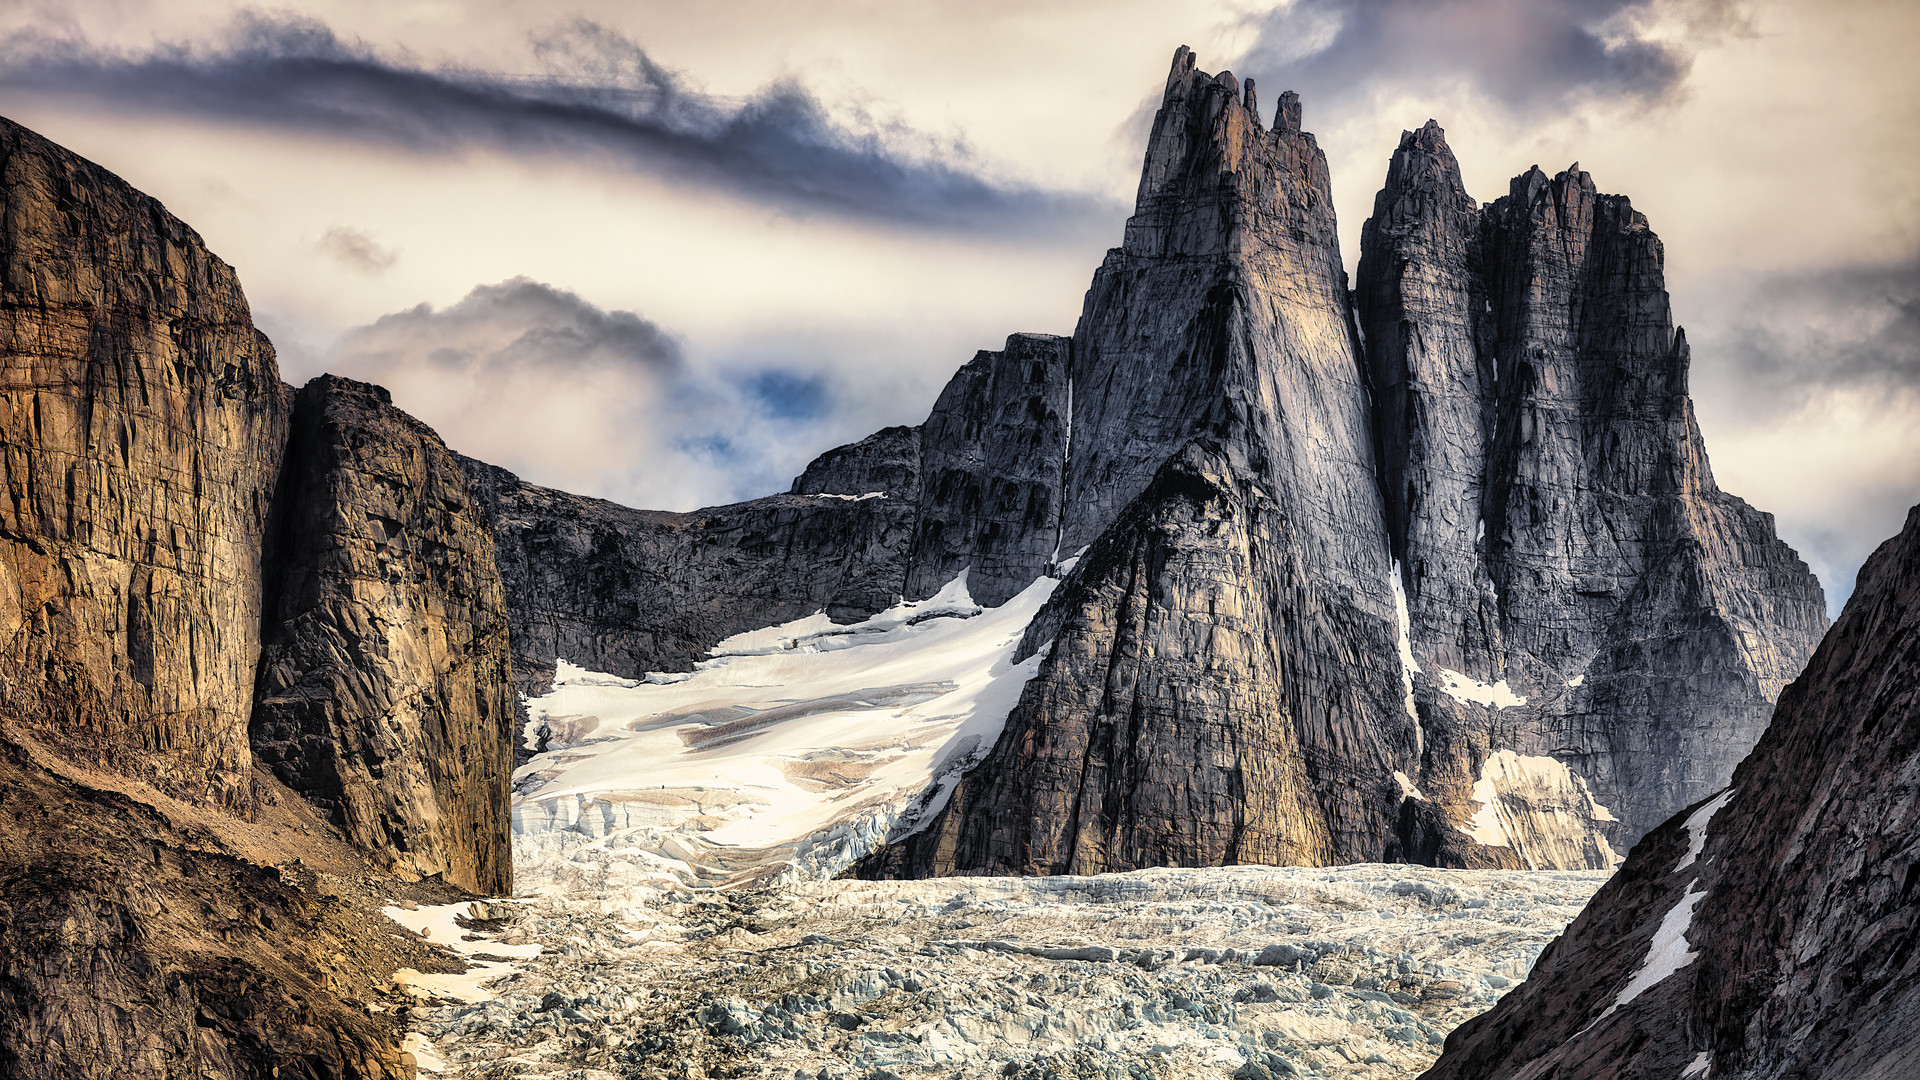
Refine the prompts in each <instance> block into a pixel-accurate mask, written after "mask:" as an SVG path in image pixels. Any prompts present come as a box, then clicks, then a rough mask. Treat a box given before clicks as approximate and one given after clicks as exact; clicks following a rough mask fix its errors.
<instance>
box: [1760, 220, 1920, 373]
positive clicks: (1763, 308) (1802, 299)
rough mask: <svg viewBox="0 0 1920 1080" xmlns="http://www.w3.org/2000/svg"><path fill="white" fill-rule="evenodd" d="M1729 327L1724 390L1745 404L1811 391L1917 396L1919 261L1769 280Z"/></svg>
mask: <svg viewBox="0 0 1920 1080" xmlns="http://www.w3.org/2000/svg"><path fill="white" fill-rule="evenodd" d="M1730 322H1731V323H1732V324H1733V329H1732V332H1731V334H1730V335H1729V336H1730V341H1729V343H1728V345H1727V348H1726V352H1727V355H1728V359H1729V361H1730V365H1731V367H1732V368H1733V370H1735V371H1737V372H1738V375H1739V377H1738V378H1736V379H1733V380H1730V382H1731V384H1732V385H1731V386H1730V387H1729V389H1733V390H1735V391H1737V392H1739V393H1740V394H1742V396H1743V397H1744V398H1745V399H1747V401H1748V402H1749V403H1750V404H1751V405H1752V406H1755V407H1766V406H1768V405H1772V406H1776V407H1777V406H1780V405H1785V404H1790V403H1794V402H1797V401H1798V400H1800V396H1801V395H1804V393H1805V392H1807V391H1809V390H1816V389H1825V390H1833V389H1840V388H1850V389H1851V388H1858V389H1864V390H1870V391H1876V392H1879V393H1883V394H1888V395H1896V396H1903V397H1909V398H1910V397H1912V396H1914V395H1915V394H1920V255H1916V256H1914V257H1911V258H1908V259H1906V260H1904V261H1901V262H1898V263H1893V264H1890V265H1887V264H1880V265H1874V264H1868V265H1853V266H1841V267H1836V268H1830V269H1825V270H1818V271H1810V272H1802V273H1791V274H1781V275H1776V276H1773V277H1770V278H1768V279H1766V280H1764V281H1762V282H1760V283H1759V284H1758V285H1757V286H1756V287H1755V288H1754V289H1753V290H1752V292H1751V293H1750V294H1748V296H1747V298H1746V299H1745V301H1744V303H1743V304H1742V305H1741V310H1740V311H1739V313H1738V315H1737V316H1736V317H1735V318H1733V319H1732V320H1730Z"/></svg>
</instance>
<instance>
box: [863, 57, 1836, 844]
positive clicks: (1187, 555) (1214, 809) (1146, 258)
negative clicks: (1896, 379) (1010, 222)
mask: <svg viewBox="0 0 1920 1080" xmlns="http://www.w3.org/2000/svg"><path fill="white" fill-rule="evenodd" d="M1254 101H1255V99H1254V98H1253V97H1252V94H1251V87H1250V84H1249V88H1248V90H1247V91H1245V92H1243V91H1242V90H1241V88H1240V86H1239V84H1238V83H1237V81H1236V80H1235V79H1234V77H1233V76H1232V75H1231V74H1227V73H1222V74H1220V75H1208V74H1206V73H1204V72H1200V71H1197V70H1196V69H1195V64H1194V58H1193V55H1192V54H1191V53H1190V52H1189V51H1187V50H1185V49H1182V50H1180V51H1179V52H1178V53H1176V55H1175V57H1174V64H1173V70H1172V73H1171V75H1170V76H1169V79H1168V83H1167V87H1166V92H1165V96H1164V98H1163V102H1162V105H1161V109H1160V111H1159V113H1158V115H1157V116H1156V118H1155V121H1154V133H1153V136H1152V139H1151V140H1150V142H1149V145H1148V149H1147V153H1146V159H1145V165H1144V168H1143V174H1142V179H1141V184H1140V190H1139V196H1138V201H1137V204H1136V210H1135V214H1134V216H1133V217H1132V218H1131V219H1130V220H1129V222H1128V225H1127V230H1126V239H1125V243H1124V245H1123V246H1122V247H1120V248H1117V249H1115V250H1113V251H1111V252H1109V253H1108V256H1107V259H1106V261H1105V263H1104V264H1103V265H1102V267H1101V268H1100V270H1099V271H1098V272H1097V273H1096V275H1095V277H1094V282H1093V285H1092V287H1091V288H1090V289H1089V291H1088V293H1087V299H1086V306H1085V308H1084V310H1083V313H1082V316H1081V320H1080V324H1079V327H1078V328H1077V329H1076V331H1075V336H1074V340H1073V345H1072V354H1071V358H1072V362H1071V367H1070V376H1071V384H1070V387H1069V393H1070V397H1071V400H1072V402H1073V416H1072V420H1073V423H1072V428H1071V431H1072V439H1071V448H1070V452H1069V455H1068V462H1067V492H1066V498H1065V508H1064V512H1063V517H1062V524H1061V544H1062V547H1063V548H1066V549H1068V550H1074V551H1077V550H1079V549H1080V547H1081V546H1082V545H1089V544H1090V545H1091V547H1090V549H1089V550H1088V551H1087V554H1086V557H1085V558H1084V559H1082V560H1080V562H1079V565H1078V566H1077V567H1076V568H1075V569H1074V571H1073V573H1072V575H1071V576H1070V577H1069V578H1068V580H1067V581H1066V583H1065V584H1064V585H1063V586H1062V588H1061V589H1060V590H1059V591H1058V593H1056V594H1055V596H1054V598H1053V600H1052V602H1051V603H1050V604H1049V606H1048V608H1047V609H1046V610H1045V611H1043V612H1042V614H1041V616H1040V617H1039V618H1038V619H1037V620H1036V622H1035V625H1034V627H1033V628H1032V630H1031V631H1030V632H1029V635H1028V640H1027V642H1026V643H1025V644H1024V645H1023V650H1024V652H1025V653H1026V654H1028V655H1031V654H1034V653H1038V652H1041V651H1043V650H1044V651H1046V652H1047V655H1046V658H1045V662H1044V663H1043V664H1042V666H1041V668H1040V672H1039V674H1038V675H1037V676H1036V677H1035V679H1034V681H1033V683H1031V684H1030V685H1029V687H1028V693H1027V695H1026V696H1025V697H1023V699H1022V701H1021V703H1020V705H1019V706H1018V707H1016V709H1015V710H1014V712H1013V714H1012V715H1011V716H1010V717H1009V720H1008V724H1007V728H1006V733H1005V734H1004V735H1003V736H1002V739H1001V741H1000V743H999V744H998V745H997V746H996V748H995V750H994V752H993V754H992V755H990V756H989V757H988V759H987V760H986V762H985V763H983V764H982V766H981V767H980V768H979V769H977V770H975V772H974V773H973V774H972V775H970V776H969V777H968V778H967V779H966V780H965V781H964V782H963V783H962V784H961V786H960V787H959V788H958V789H956V792H955V794H954V796H953V799H952V801H951V802H949V803H948V804H947V806H946V807H945V809H944V810H943V811H942V813H941V816H940V818H939V819H938V820H936V821H935V822H934V823H933V824H932V825H930V826H928V827H926V828H924V829H921V830H919V831H916V832H914V833H912V834H910V835H906V836H902V837H896V838H895V845H894V847H893V848H892V849H891V850H889V851H887V852H883V853H881V854H879V855H877V856H876V857H875V858H873V859H871V860H869V861H868V862H867V863H866V864H865V865H863V867H862V868H861V870H860V872H861V873H862V874H863V875H880V876H890V875H896V874H911V875H923V874H946V873H967V872H990V873H1064V872H1073V873H1093V872H1101V871H1106V870H1122V869H1131V868H1135V867H1141V866H1151V865H1214V864H1219V863H1223V862H1236V861H1289V862H1293V861H1299V862H1308V863H1316V862H1346V861H1365V860H1379V859H1417V860H1421V861H1429V862H1436V863H1439V864H1441V865H1459V866H1502V865H1513V866H1541V867H1544V866H1575V867H1579V866H1588V867H1596V868H1605V867H1608V866H1611V865H1613V864H1614V863H1615V862H1617V861H1618V858H1619V856H1618V855H1617V850H1618V849H1620V848H1624V847H1626V846H1628V845H1630V844H1631V843H1632V842H1633V841H1634V840H1635V839H1637V838H1638V837H1639V836H1640V835H1641V834H1642V833H1644V832H1645V831H1646V830H1647V829H1649V828H1651V827H1652V826H1653V825H1654V824H1657V823H1658V821H1660V820H1661V819H1662V818H1663V817H1664V816H1665V815H1666V814H1668V813H1670V812H1671V811H1672V810H1673V809H1675V808H1676V807H1678V806H1681V805H1684V804H1685V803H1686V802H1687V801H1689V800H1691V799H1693V798H1697V797H1698V796H1699V795H1701V794H1704V793H1706V792H1708V791H1710V790H1712V789H1713V787H1714V785H1715V784H1716V783H1718V782H1720V781H1722V780H1724V777H1725V775H1726V774H1727V772H1728V771H1730V770H1731V768H1732V766H1733V764H1734V762H1735V761H1737V760H1738V758H1739V756H1740V754H1741V753H1742V752H1744V750H1745V749H1746V748H1747V747H1748V746H1750V745H1751V743H1752V741H1753V739H1755V738H1756V737H1757V736H1758V733H1759V731H1760V730H1761V729H1762V727H1763V726H1764V723H1765V715H1766V710H1767V708H1768V706H1769V703H1770V702H1771V700H1772V698H1773V696H1774V695H1775V694H1777V693H1778V690H1779V687H1780V686H1781V685H1784V682H1785V680H1786V678H1788V677H1790V676H1791V674H1792V673H1793V672H1794V671H1797V670H1798V667H1799V665H1800V664H1801V663H1803V662H1804V660H1805V657H1806V656H1807V655H1808V653H1809V652H1810V651H1811V649H1812V647H1813V644H1814V642H1815V641H1817V639H1818V636H1819V634H1820V632H1821V631H1822V630H1823V629H1824V627H1825V616H1824V606H1823V600H1822V597H1821V594H1820V590H1819V586H1818V584H1817V583H1816V582H1815V581H1814V580H1813V577H1812V575H1811V574H1810V573H1809V572H1808V571H1807V569H1806V567H1805V565H1804V564H1802V563H1801V562H1800V561H1799V560H1798V558H1797V557H1796V556H1794V554H1793V553H1792V551H1791V550H1790V549H1788V548H1787V547H1786V546H1785V545H1784V544H1781V543H1780V542H1779V541H1778V540H1777V539H1776V538H1775V536H1774V534H1773V528H1772V521H1771V519H1770V518H1768V517H1767V516H1766V515H1764V514H1760V513H1758V512H1757V511H1754V510H1752V509H1751V508H1750V507H1748V506H1747V505H1746V504H1745V503H1743V502H1741V501H1740V500H1738V499H1736V498H1734V497H1732V496H1729V495H1726V494H1725V493H1723V492H1721V491H1719V489H1718V488H1717V486H1715V485H1714V483H1713V480H1712V476H1711V473H1710V472H1709V471H1708V470H1707V467H1706V457H1705V450H1704V447H1703V446H1702V444H1701V441H1700V437H1699V432H1698V429H1697V427H1696V426H1695V424H1694V423H1693V417H1692V406H1691V403H1690V401H1689V400H1688V398H1687V387H1686V368H1687V353H1686V344H1685V338H1684V335H1682V334H1680V333H1679V332H1677V331H1675V330H1674V329H1673V326H1672V321H1671V316H1670V313H1669V310H1668V302H1667V295H1666V291H1665V287H1664V281H1663V278H1662V269H1661V260H1662V253H1661V248H1660V244H1659V240H1658V238H1657V237H1655V236H1654V235H1653V233H1652V232H1651V231H1650V230H1649V229H1648V227H1647V222H1646V219H1645V218H1644V216H1642V215H1640V214H1638V213H1637V212H1635V211H1633V209H1632V208H1631V206H1630V204H1628V202H1627V201H1626V200H1625V199H1624V198H1620V197H1617V196H1602V195H1599V194H1598V193H1597V190H1596V189H1595V187H1594V185H1593V183H1592V180H1591V178H1590V177H1588V176H1587V175H1586V174H1584V173H1580V172H1579V171H1578V170H1577V169H1576V170H1573V171H1570V172H1569V173H1566V174H1562V175H1561V176H1560V177H1558V178H1555V179H1552V180H1549V179H1548V178H1546V177H1545V176H1544V175H1543V174H1540V173H1539V172H1538V170H1534V171H1533V172H1530V173H1528V174H1526V175H1525V176H1522V177H1520V178H1519V179H1517V180H1516V181H1515V182H1514V188H1513V192H1512V193H1511V194H1510V195H1509V196H1508V197H1507V198H1505V199H1502V200H1500V201H1498V202H1496V203H1494V204H1492V205H1491V206H1489V207H1487V208H1486V209H1485V210H1484V211H1483V210H1482V209H1481V208H1480V207H1479V206H1478V205H1477V204H1476V203H1475V202H1474V200H1473V199H1472V198H1471V197H1469V196H1468V195H1467V193H1466V191H1465V189H1464V187H1463V186H1462V185H1461V183H1460V180H1459V168H1458V165H1457V163H1456V162H1455V161H1454V159H1453V156H1452V152H1451V150H1450V149H1449V148H1448V147H1447V145H1446V142H1445V139H1444V136H1443V134H1442V133H1441V131H1440V129H1439V128H1438V126H1437V125H1432V124H1430V125H1428V126H1427V127H1426V128H1424V129H1422V130H1421V131H1420V132H1418V133H1412V132H1410V133H1408V134H1407V135H1406V136H1405V137H1404V138H1403V140H1402V144H1401V146H1400V148H1399V150H1398V151H1397V152H1396V154H1395V155H1394V158H1393V162H1392V165H1391V168H1390V170H1389V174H1388V179H1387V186H1386V188H1385V189H1384V190H1383V191H1382V192H1381V194H1380V197H1379V199H1378V200H1377V202H1376V206H1375V215H1374V217H1373V219H1371V220H1370V221H1369V223H1368V225H1367V227H1366V229H1365V231H1364V233H1363V247H1364V251H1363V255H1362V259H1361V265H1360V282H1359V288H1358V290H1357V291H1356V293H1355V294H1354V295H1355V296H1356V298H1357V303H1358V311H1357V313H1356V312H1355V310H1354V309H1353V308H1351V307H1350V306H1349V303H1348V296H1349V294H1348V292H1347V290H1346V280H1345V275H1344V273H1343V272H1342V270H1341V262H1340V255H1339V248H1338V241H1337V237H1336V230H1335V225H1334V219H1333V212H1332V205H1331V200H1330V197H1329V194H1328V181H1327V174H1326V165H1325V158H1324V155H1322V154H1320V152H1319V151H1318V149H1317V147H1316V146H1315V145H1314V142H1313V138H1312V136H1311V135H1307V134H1304V133H1302V132H1301V131H1300V130H1299V115H1300V114H1299V103H1298V100H1297V98H1294V97H1293V96H1292V95H1283V97H1282V101H1281V107H1280V109H1279V110H1278V112H1277V113H1276V118H1275V122H1274V127H1273V129H1272V130H1271V131H1269V130H1267V129H1266V128H1265V127H1263V126H1262V124H1261V123H1260V117H1259V114H1258V112H1257V111H1256V106H1255V104H1254ZM1356 319H1357V320H1358V321H1357V324H1356ZM1362 329H1364V334H1362V333H1361V332H1360V331H1361V330H1362ZM1363 340H1364V343H1365V348H1364V349H1363V348H1362V341H1363ZM1682 718H1684V719H1682Z"/></svg>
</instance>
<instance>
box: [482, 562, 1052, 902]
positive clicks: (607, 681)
mask: <svg viewBox="0 0 1920 1080" xmlns="http://www.w3.org/2000/svg"><path fill="white" fill-rule="evenodd" d="M1057 585H1058V581H1057V580H1056V579H1054V578H1046V577H1043V578H1040V579H1039V580H1037V581H1035V582H1034V583H1033V584H1032V585H1030V586H1028V587H1027V588H1026V589H1025V590H1024V591H1022V592H1020V593H1019V594H1018V595H1016V596H1015V597H1014V598H1013V599H1012V600H1009V601H1008V602H1007V603H1005V604H1003V605H1001V606H1000V607H997V608H981V607H979V606H977V605H975V604H974V603H973V601H972V598H971V596H970V595H969V594H968V591H967V575H966V574H965V573H962V574H961V575H960V576H958V577H956V578H955V579H954V580H953V581H951V582H950V583H948V585H947V586H946V587H945V588H943V589H941V590H940V591H939V592H938V593H936V594H935V595H933V596H931V597H929V598H927V599H926V600H922V601H918V602H913V603H902V604H899V605H896V606H895V607H893V608H890V609H888V610H886V611H883V612H881V613H879V614H877V615H875V616H873V617H872V618H869V619H867V620H865V621H862V622H858V623H853V624H850V625H844V626H843V625H836V624H834V623H832V622H830V621H829V620H827V619H826V617H825V616H824V615H814V616H810V617H808V618H804V619H798V620H794V621H792V622H789V623H785V624H782V625H780V626H773V627H767V628H764V629H761V630H755V631H750V632H748V633H744V634H739V635H736V636H734V637H732V638H729V639H727V640H726V641H723V642H721V643H720V645H719V646H717V647H716V648H715V649H714V650H713V652H714V655H713V656H712V657H711V658H710V659H707V660H705V661H702V662H701V663H699V664H698V665H696V670H694V671H693V672H691V673H689V674H686V675H683V676H676V677H673V679H672V681H659V682H656V681H653V680H651V679H649V680H648V681H644V682H636V681H634V680H627V679H617V678H611V677H605V676H597V675H593V674H590V673H586V672H583V671H580V670H579V669H578V668H575V667H573V666H572V665H566V666H564V667H562V668H561V670H560V675H559V677H558V678H557V679H556V685H555V687H554V690H553V692H552V693H550V694H547V695H545V696H543V697H540V698H536V699H534V700H532V701H531V702H529V705H528V716H529V719H528V728H529V735H530V736H531V737H537V736H539V734H540V733H541V732H542V731H544V733H545V734H544V738H545V746H546V749H547V753H545V754H543V755H542V756H540V757H538V758H536V759H535V760H534V761H533V762H531V763H529V764H528V765H526V766H525V767H523V768H522V769H521V770H520V771H519V772H518V773H517V774H516V775H515V790H516V795H515V800H514V821H513V827H514V837H515V844H516V848H517V850H518V853H519V859H520V862H519V867H518V881H519V884H520V887H521V889H523V890H529V889H530V890H534V891H542V892H552V891H564V890H566V889H568V888H570V887H575V886H581V885H588V886H594V887H598V886H603V885H606V886H617V885H618V884H619V883H621V882H628V883H638V882H654V881H657V880H659V879H660V878H661V876H662V875H666V876H667V877H669V878H672V879H675V880H678V881H681V882H684V883H689V884H691V883H696V882H698V883H703V884H717V883H722V882H728V881H739V880H746V879H768V878H772V879H780V878H786V879H795V878H811V877H821V876H831V875H832V874H834V873H836V872H838V871H839V870H841V869H842V868H844V867H845V866H846V865H847V864H849V863H850V862H852V861H853V860H854V859H855V858H858V857H859V856H860V855H862V854H865V853H866V851H868V850H870V849H871V848H872V847H874V846H876V845H877V844H878V843H879V842H880V841H881V840H883V839H885V838H886V836H887V835H888V834H889V832H891V831H893V830H895V829H906V828H911V826H912V823H913V821H914V820H916V818H917V815H919V814H921V813H922V812H930V811H933V810H937V809H938V808H939V806H940V805H941V803H942V801H943V800H944V798H945V795H946V792H947V791H948V790H949V789H950V788H951V785H952V784H953V782H954V781H956V780H957V779H958V777H959V775H960V774H961V773H962V772H963V771H964V770H965V769H966V768H968V767H970V766H971V765H973V764H974V763H976V762H977V761H978V759H979V757H980V756H981V755H983V754H984V753H986V751H987V750H988V749H989V748H991V747H992V745H993V741H994V739H995V738H996V737H997V736H998V735H999V733H1000V728H1001V725H1002V724H1003V723H1004V722H1005V720H1006V715H1007V713H1008V711H1009V710H1010V709H1011V708H1012V707H1013V704H1014V702H1015V700H1017V698H1018V697H1019V694H1020V690H1021V687H1022V686H1023V685H1024V684H1025V683H1026V681H1027V679H1029V678H1030V677H1032V674H1033V672H1034V671H1035V670H1036V669H1037V667H1038V665H1039V663H1040V661H1041V659H1042V657H1041V656H1038V655H1036V656H1034V657H1030V658H1028V659H1027V660H1025V661H1023V662H1021V663H1017V664H1016V663H1014V662H1013V652H1014V649H1015V647H1016V646H1017V644H1018V643H1019V640H1020V636H1021V634H1022V632H1023V631H1024V630H1025V629H1026V626H1027V623H1028V622H1030V621H1031V620H1032V618H1033V616H1034V614H1035V613H1036V612H1037V611H1038V610H1039V608H1040V606H1041V605H1042V604H1043V603H1045V601H1046V599H1047V597H1048V596H1049V595H1051V594H1052V592H1053V590H1054V588H1055V587H1056V586H1057ZM530 745H539V743H538V742H532V743H530Z"/></svg>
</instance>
